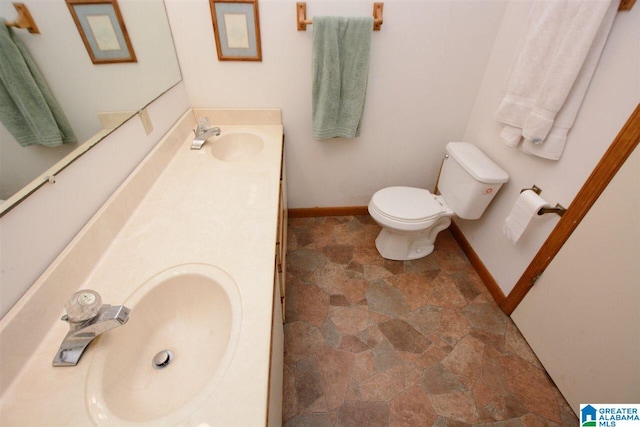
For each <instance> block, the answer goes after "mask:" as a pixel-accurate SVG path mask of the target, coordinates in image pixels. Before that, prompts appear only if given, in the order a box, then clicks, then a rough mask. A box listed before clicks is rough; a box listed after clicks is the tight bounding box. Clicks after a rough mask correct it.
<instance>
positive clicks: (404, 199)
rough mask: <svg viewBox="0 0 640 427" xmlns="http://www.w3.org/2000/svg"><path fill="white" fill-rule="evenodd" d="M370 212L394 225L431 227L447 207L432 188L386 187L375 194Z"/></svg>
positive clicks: (407, 228)
mask: <svg viewBox="0 0 640 427" xmlns="http://www.w3.org/2000/svg"><path fill="white" fill-rule="evenodd" d="M369 212H370V213H371V214H372V216H374V219H377V220H379V221H382V222H386V223H388V225H389V226H391V227H394V228H398V229H403V230H407V231H410V230H420V229H424V228H427V227H429V226H430V225H431V224H433V223H434V222H435V221H436V220H437V219H438V218H440V217H441V216H442V215H443V214H445V213H447V212H448V209H447V207H446V206H444V205H443V204H442V203H441V202H439V201H438V199H437V198H436V196H434V195H433V194H431V192H429V190H425V189H422V188H414V187H387V188H383V189H382V190H379V191H377V192H376V193H375V194H374V195H373V197H372V198H371V202H370V203H369ZM376 217H377V218H376Z"/></svg>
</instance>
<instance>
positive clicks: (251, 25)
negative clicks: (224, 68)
mask: <svg viewBox="0 0 640 427" xmlns="http://www.w3.org/2000/svg"><path fill="white" fill-rule="evenodd" d="M209 6H210V7H211V19H212V21H213V32H214V35H215V39H216V49H217V51H218V60H219V61H262V47H261V43H260V18H259V13H258V0H209Z"/></svg>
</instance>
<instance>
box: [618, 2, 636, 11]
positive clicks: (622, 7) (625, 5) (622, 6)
mask: <svg viewBox="0 0 640 427" xmlns="http://www.w3.org/2000/svg"><path fill="white" fill-rule="evenodd" d="M635 3H636V0H622V1H621V2H620V6H619V7H618V10H631V8H632V7H633V5H634V4H635Z"/></svg>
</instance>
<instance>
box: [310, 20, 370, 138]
mask: <svg viewBox="0 0 640 427" xmlns="http://www.w3.org/2000/svg"><path fill="white" fill-rule="evenodd" d="M372 31H373V18H372V17H366V18H364V17H363V18H344V17H335V16H320V17H314V18H313V89H312V102H313V137H314V138H315V139H329V138H355V137H356V136H359V135H360V128H361V124H362V123H361V122H362V113H363V111H364V101H365V96H366V93H367V80H368V76H369V52H370V47H371V34H372Z"/></svg>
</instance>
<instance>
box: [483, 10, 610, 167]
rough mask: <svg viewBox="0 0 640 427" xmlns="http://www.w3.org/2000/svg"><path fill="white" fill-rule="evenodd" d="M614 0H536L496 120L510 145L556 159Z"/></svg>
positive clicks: (595, 58)
mask: <svg viewBox="0 0 640 427" xmlns="http://www.w3.org/2000/svg"><path fill="white" fill-rule="evenodd" d="M619 2H620V1H619V0H554V1H535V2H533V5H532V6H531V11H530V14H529V18H528V21H527V26H526V29H525V39H524V41H523V44H522V46H521V48H520V49H519V51H518V55H517V57H516V60H515V63H514V65H513V68H512V72H511V76H510V78H509V82H508V84H507V89H506V93H505V95H504V98H503V99H502V101H501V103H500V105H499V107H498V110H497V111H496V115H495V117H496V120H498V121H499V122H501V123H504V124H505V125H506V126H505V128H504V130H503V132H502V133H501V135H500V137H501V138H502V140H503V141H504V142H505V143H506V144H507V145H509V146H512V147H517V146H520V143H521V141H522V138H524V143H523V144H522V145H521V147H520V148H521V149H522V150H523V151H525V152H527V153H530V154H534V155H537V156H540V157H544V158H548V159H553V160H558V159H559V158H560V156H561V155H562V152H563V150H564V145H565V142H566V138H567V133H568V132H569V130H570V129H571V127H572V126H573V123H574V122H575V118H576V115H577V114H578V110H579V109H580V105H581V104H582V100H583V99H584V95H585V93H586V91H587V88H588V86H589V83H590V82H591V78H592V76H593V73H594V71H595V68H596V65H597V63H598V60H599V58H600V55H601V53H602V49H603V48H604V44H605V42H606V40H607V37H608V35H609V32H610V30H611V26H612V24H613V20H614V18H615V14H616V11H617V9H618V4H619Z"/></svg>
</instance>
